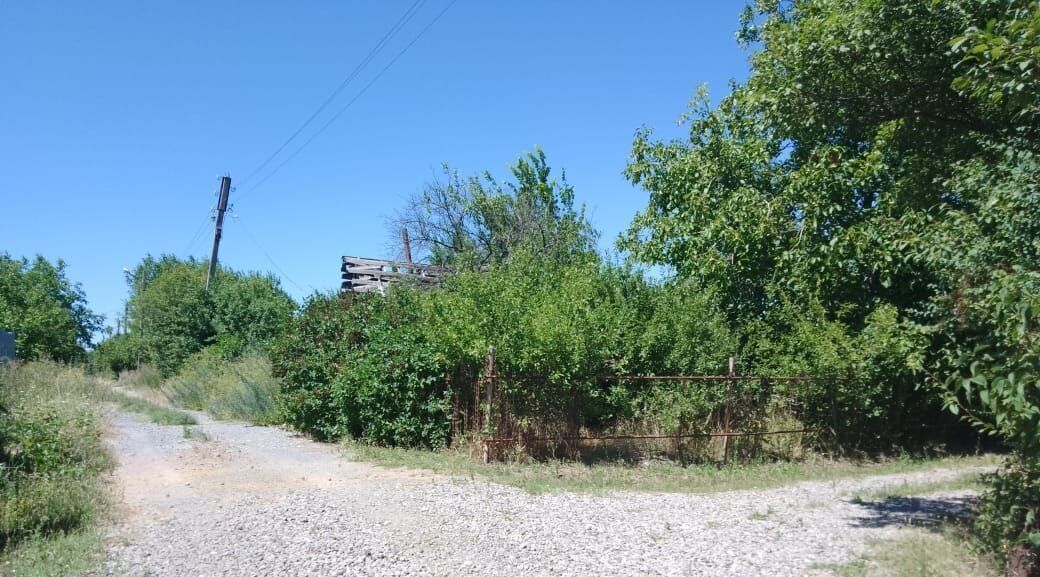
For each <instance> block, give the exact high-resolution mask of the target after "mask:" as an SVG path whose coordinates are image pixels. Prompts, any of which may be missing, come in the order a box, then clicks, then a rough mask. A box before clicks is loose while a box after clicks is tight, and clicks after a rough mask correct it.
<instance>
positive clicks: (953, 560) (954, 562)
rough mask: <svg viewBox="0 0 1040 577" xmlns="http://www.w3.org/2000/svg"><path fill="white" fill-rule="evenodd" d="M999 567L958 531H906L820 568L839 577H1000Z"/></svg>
mask: <svg viewBox="0 0 1040 577" xmlns="http://www.w3.org/2000/svg"><path fill="white" fill-rule="evenodd" d="M996 566H997V564H996V563H995V562H994V561H993V560H992V559H990V558H988V557H985V556H983V555H979V554H978V553H977V552H975V551H974V550H973V549H972V547H971V546H970V545H969V544H968V542H967V541H966V540H965V539H964V537H962V536H961V535H960V534H959V533H958V531H956V530H952V529H948V530H944V531H941V532H938V533H936V532H927V531H923V530H907V534H906V535H904V536H902V537H896V538H893V539H886V540H884V541H877V542H875V543H872V544H871V545H870V548H869V550H868V551H867V552H866V553H865V554H864V555H862V556H861V557H859V558H858V559H855V560H853V561H851V562H849V563H845V564H842V565H830V566H824V567H820V568H821V569H827V570H830V571H831V572H832V573H833V574H834V575H836V576H837V577H963V576H965V575H972V576H974V577H997V575H998V572H997V570H996V569H995V567H996Z"/></svg>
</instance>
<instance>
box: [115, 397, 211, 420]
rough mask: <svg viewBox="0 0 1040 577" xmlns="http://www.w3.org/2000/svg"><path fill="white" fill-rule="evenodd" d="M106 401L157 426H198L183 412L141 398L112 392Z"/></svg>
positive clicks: (191, 417) (192, 418) (190, 416)
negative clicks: (139, 415) (143, 417)
mask: <svg viewBox="0 0 1040 577" xmlns="http://www.w3.org/2000/svg"><path fill="white" fill-rule="evenodd" d="M107 400H109V401H112V402H114V403H116V404H118V405H119V408H121V409H123V410H126V411H131V412H134V413H138V414H141V415H143V416H145V417H146V418H147V419H148V420H149V421H151V422H153V423H155V424H157V425H197V424H198V421H197V420H195V417H193V416H192V415H190V414H188V413H185V412H184V411H178V410H176V409H170V408H167V407H164V406H162V405H158V404H156V403H153V402H151V401H148V400H145V399H142V398H138V397H132V396H130V395H127V394H126V393H120V392H118V391H112V392H110V393H109V394H108V396H107Z"/></svg>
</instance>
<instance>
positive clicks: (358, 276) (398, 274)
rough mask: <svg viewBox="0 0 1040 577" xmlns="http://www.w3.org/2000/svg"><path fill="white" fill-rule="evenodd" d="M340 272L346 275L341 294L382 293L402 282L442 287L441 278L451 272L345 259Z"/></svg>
mask: <svg viewBox="0 0 1040 577" xmlns="http://www.w3.org/2000/svg"><path fill="white" fill-rule="evenodd" d="M340 272H342V273H343V275H342V277H343V283H342V284H341V285H340V289H341V290H344V291H352V292H373V291H375V292H379V293H382V292H383V291H385V290H386V287H387V286H389V285H390V284H391V283H396V282H402V281H404V282H412V283H416V284H418V285H419V286H436V285H439V284H440V282H441V278H442V277H443V276H444V275H445V274H447V273H449V272H451V269H450V268H449V267H445V266H436V265H429V264H423V263H415V262H398V261H392V260H381V259H375V258H363V257H357V256H345V257H343V265H342V266H341V267H340Z"/></svg>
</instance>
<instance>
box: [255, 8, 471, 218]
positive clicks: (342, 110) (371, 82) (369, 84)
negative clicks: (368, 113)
mask: <svg viewBox="0 0 1040 577" xmlns="http://www.w3.org/2000/svg"><path fill="white" fill-rule="evenodd" d="M456 2H458V0H451V2H449V3H448V5H447V6H445V7H444V9H443V10H441V11H440V12H439V13H437V16H435V17H434V18H433V20H431V21H430V23H429V24H427V25H426V27H425V28H423V29H422V30H421V31H420V32H419V34H417V35H416V36H415V38H413V39H412V41H411V42H409V43H408V44H407V45H406V46H405V47H404V49H402V50H401V51H400V52H398V53H397V55H396V56H394V57H393V58H392V59H391V60H390V62H388V63H387V65H386V66H384V67H383V69H382V70H380V71H379V73H378V74H376V75H375V76H374V77H373V78H372V80H370V81H369V82H368V84H366V85H365V86H364V88H362V89H361V91H360V92H358V93H357V94H355V95H354V97H353V98H351V99H350V100H349V101H348V102H347V103H346V104H345V105H343V107H342V108H340V109H339V111H338V112H336V114H334V115H333V116H332V118H330V119H329V120H328V122H326V123H325V124H323V125H322V127H321V128H319V129H318V131H317V132H315V133H314V134H312V135H311V137H310V138H308V139H307V140H306V141H304V143H303V144H302V145H300V147H299V148H297V149H296V150H295V151H294V152H293V153H292V154H290V155H289V156H288V157H287V158H286V159H285V160H283V161H282V162H281V163H280V164H278V165H277V166H275V168H274V170H272V171H271V172H269V173H267V176H265V177H263V178H262V179H260V181H259V182H257V183H256V184H254V185H253V186H252V187H250V188H249V189H248V190H247V191H245V192H252V191H254V190H256V189H257V188H260V186H261V185H263V184H264V183H265V182H267V181H268V180H269V179H270V178H271V177H272V176H274V175H275V174H276V173H277V172H278V171H279V170H281V169H282V167H284V166H285V165H286V164H289V162H290V161H292V159H294V158H296V156H297V155H299V154H300V153H301V152H303V149H305V148H307V146H308V145H309V144H310V143H312V142H314V140H315V139H316V138H318V136H320V135H321V134H322V133H323V132H325V130H327V129H328V128H329V127H330V126H332V124H333V123H334V122H336V120H338V119H339V117H340V116H342V115H343V113H344V112H346V111H347V110H348V109H349V108H350V107H351V106H352V105H353V104H354V103H355V102H357V100H358V99H359V98H361V97H362V96H363V95H364V94H365V92H367V91H368V89H369V88H371V87H372V85H373V84H375V83H376V82H377V81H378V80H379V79H380V78H382V76H383V75H384V74H386V72H387V71H388V70H390V68H391V67H392V66H393V65H394V64H395V63H396V62H397V61H398V60H400V59H401V57H402V56H404V55H405V53H406V52H408V50H409V49H411V47H412V46H415V44H416V43H417V42H418V41H419V40H420V39H421V38H422V37H423V35H425V34H426V32H427V31H428V30H429V29H430V28H433V25H434V24H436V23H437V21H439V20H440V19H441V17H443V16H444V14H445V13H447V12H448V10H449V9H450V8H451V7H452V6H454V5H455V3H456ZM245 192H243V193H241V194H239V200H240V201H241V199H242V195H243V194H245Z"/></svg>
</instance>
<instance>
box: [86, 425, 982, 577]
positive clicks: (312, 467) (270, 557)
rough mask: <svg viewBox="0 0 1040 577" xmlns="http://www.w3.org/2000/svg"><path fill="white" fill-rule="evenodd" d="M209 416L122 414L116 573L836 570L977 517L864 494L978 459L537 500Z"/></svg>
mask: <svg viewBox="0 0 1040 577" xmlns="http://www.w3.org/2000/svg"><path fill="white" fill-rule="evenodd" d="M197 417H198V419H199V422H200V425H199V426H197V427H195V429H196V430H198V431H202V432H204V433H205V435H206V436H208V437H209V440H201V439H197V438H184V435H183V432H182V429H181V428H180V427H160V426H157V425H154V424H151V423H144V422H139V421H137V420H135V419H134V418H133V417H130V416H128V415H125V414H122V413H115V414H114V415H113V417H112V421H113V425H114V427H113V429H114V430H113V434H112V435H111V437H110V439H109V443H110V445H111V446H112V448H113V450H114V452H115V454H116V455H117V458H118V460H119V466H118V468H117V471H116V478H117V481H118V485H119V486H120V487H121V490H122V497H123V503H124V505H123V507H124V511H123V512H122V513H123V514H122V515H120V522H119V524H117V525H116V526H114V527H113V528H112V530H111V532H110V533H111V534H110V536H109V543H110V547H109V549H110V550H109V557H110V558H109V560H108V562H107V564H106V567H105V569H104V572H103V573H104V574H107V575H128V576H134V577H137V576H146V575H147V576H152V577H166V576H171V577H172V576H193V577H210V576H214V577H215V576H275V575H278V576H283V575H285V576H293V575H297V576H319V575H320V576H326V575H344V576H347V575H350V576H354V575H357V576H373V577H376V576H378V577H389V576H408V575H416V576H418V575H431V576H440V575H492V576H521V575H562V576H568V575H575V576H577V575H582V576H585V575H608V576H625V575H668V576H672V575H705V576H709V575H710V576H745V575H747V576H751V575H769V576H770V577H784V576H796V575H827V574H829V573H828V572H827V571H826V570H825V568H824V566H825V565H827V564H834V563H841V562H844V561H847V560H850V559H852V558H854V557H856V556H857V555H859V554H861V553H862V552H863V551H864V550H865V548H866V546H867V545H868V543H869V542H870V541H871V540H874V539H882V538H886V537H892V536H896V535H898V534H899V533H900V532H901V531H905V530H906V527H909V526H912V525H921V524H927V523H929V522H930V521H932V520H934V519H935V518H936V517H938V516H941V515H946V514H956V513H959V512H962V511H963V509H964V508H965V507H966V502H967V498H968V495H959V494H946V495H938V496H933V497H930V498H928V499H908V500H892V501H891V502H886V504H885V505H884V506H880V505H869V504H862V503H860V504H857V503H856V502H854V500H853V499H852V498H851V496H852V495H853V494H855V493H856V492H861V491H865V490H870V489H872V488H881V487H885V486H892V485H899V484H902V483H904V482H911V483H912V482H922V481H937V480H942V479H947V478H954V477H958V476H960V475H962V474H964V470H963V469H961V470H936V471H931V472H922V473H914V474H904V475H888V476H879V477H871V478H866V479H856V480H844V481H830V482H806V483H799V484H796V485H792V486H789V487H784V488H779V489H770V490H762V491H732V492H724V493H716V494H708V495H680V494H649V493H632V492H624V493H621V492H619V493H613V494H610V495H584V494H572V493H552V494H546V495H530V494H527V493H525V492H523V491H520V490H518V489H514V488H512V487H505V486H501V485H496V484H493V483H488V482H484V481H472V480H459V479H452V478H445V477H438V476H434V475H430V474H427V473H421V472H408V471H395V470H387V469H382V468H378V467H374V466H372V465H369V464H366V463H362V462H354V461H350V460H349V459H347V458H346V457H344V456H343V455H342V454H341V453H340V452H339V451H338V450H337V449H336V448H335V447H332V446H328V445H321V444H318V443H313V442H311V441H309V440H306V439H303V438H299V437H296V436H293V435H292V434H291V433H288V432H286V431H283V430H281V429H277V428H270V427H252V426H249V425H245V424H241V423H228V422H215V421H213V420H211V419H209V418H207V417H205V416H204V415H198V414H197Z"/></svg>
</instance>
